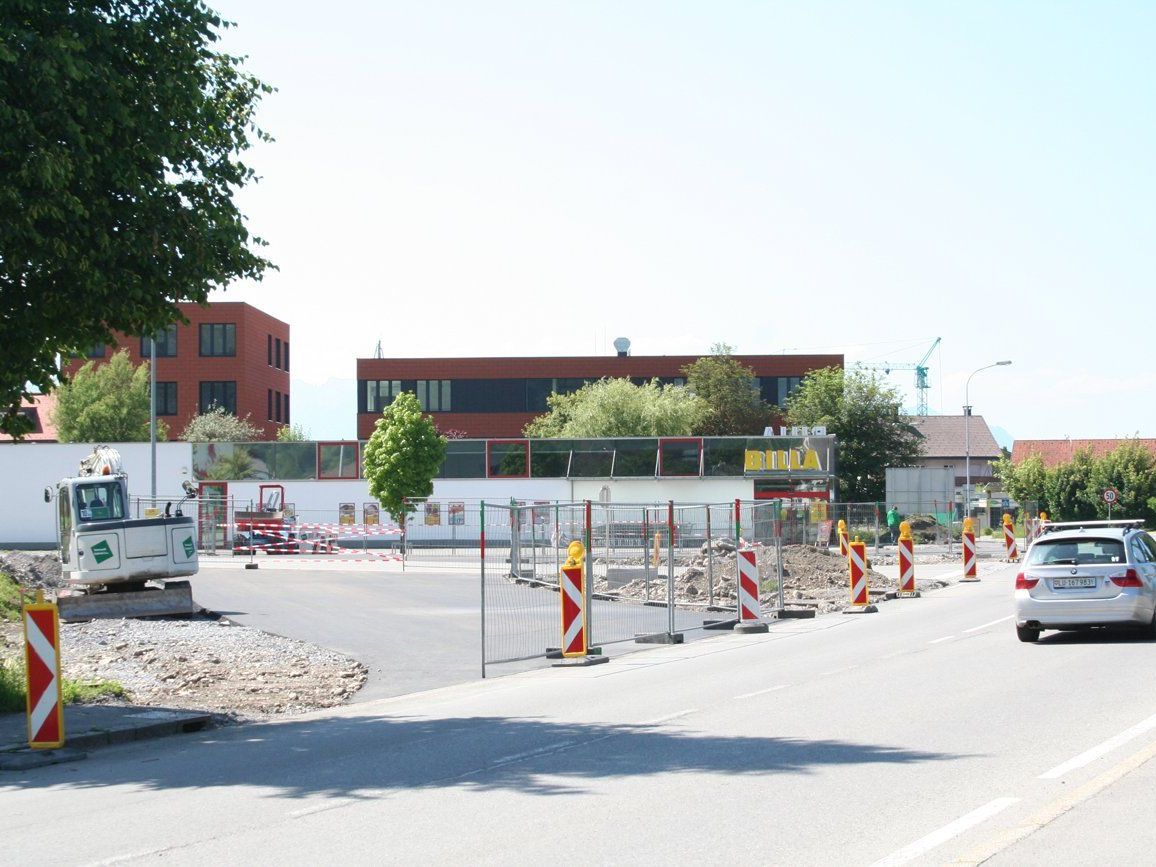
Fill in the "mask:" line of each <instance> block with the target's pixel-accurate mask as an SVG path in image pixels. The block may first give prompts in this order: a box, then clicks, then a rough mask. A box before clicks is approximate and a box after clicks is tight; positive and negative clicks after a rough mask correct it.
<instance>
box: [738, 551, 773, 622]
mask: <svg viewBox="0 0 1156 867" xmlns="http://www.w3.org/2000/svg"><path fill="white" fill-rule="evenodd" d="M737 555H738V556H737V557H736V558H735V562H736V563H737V564H738V576H737V578H738V581H737V584H736V588H735V590H736V593H737V596H738V622H737V623H736V624H735V629H734V631H735V632H738V633H752V632H766V631H768V627H767V624H766V623H764V622H763V621H762V618H761V616H760V608H759V564H758V560H757V559H756V555H755V552H754V551H750V550H747V551H739V552H737Z"/></svg>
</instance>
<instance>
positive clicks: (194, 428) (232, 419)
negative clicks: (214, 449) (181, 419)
mask: <svg viewBox="0 0 1156 867" xmlns="http://www.w3.org/2000/svg"><path fill="white" fill-rule="evenodd" d="M260 436H261V429H260V428H259V427H257V425H255V424H253V423H252V422H251V421H249V416H245V417H244V418H237V416H235V415H233V414H232V413H231V412H227V411H226V410H225V408H224V407H221V406H214V407H211V408H210V409H209V410H208V411H206V412H202V413H201V414H200V415H195V416H193V417H192V418H191V419H189V423H188V424H187V425H185V429H184V430H183V431H181V437H180V438H181V439H183V440H185V441H186V442H190V443H243V442H251V441H253V440H255V439H259V438H260Z"/></svg>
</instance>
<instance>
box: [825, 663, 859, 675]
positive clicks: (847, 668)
mask: <svg viewBox="0 0 1156 867" xmlns="http://www.w3.org/2000/svg"><path fill="white" fill-rule="evenodd" d="M858 667H859V666H857V665H845V666H843V667H842V668H832V669H831V670H830V671H820V672H819V673H818V675H816V677H830V676H831V675H833V674H843V673H844V672H846V671H854V670H855V669H857V668H858Z"/></svg>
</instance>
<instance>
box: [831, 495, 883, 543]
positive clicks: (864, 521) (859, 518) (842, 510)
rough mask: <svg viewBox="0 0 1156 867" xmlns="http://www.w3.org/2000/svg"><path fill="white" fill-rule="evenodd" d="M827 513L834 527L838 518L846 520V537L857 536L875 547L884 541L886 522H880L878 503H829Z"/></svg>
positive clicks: (881, 509)
mask: <svg viewBox="0 0 1156 867" xmlns="http://www.w3.org/2000/svg"><path fill="white" fill-rule="evenodd" d="M829 513H830V515H831V519H832V520H833V521H834V522H835V526H836V527H837V526H838V525H839V521H840V520H843V521H846V522H847V538H848V539H851V540H854V539H855V538H859V539H860V540H862V541H863V542H866V543H867V544H868V545H874V546H876V547H878V546H879V545H880V544H881V543H882V542H883V541H885V536H886V524H883V523H882V521H883V506H882V505H881V504H880V503H831V504H830V511H829ZM881 524H882V526H881ZM836 542H837V540H836Z"/></svg>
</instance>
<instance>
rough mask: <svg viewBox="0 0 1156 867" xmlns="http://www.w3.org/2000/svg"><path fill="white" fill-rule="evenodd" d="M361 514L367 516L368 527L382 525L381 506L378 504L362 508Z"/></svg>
mask: <svg viewBox="0 0 1156 867" xmlns="http://www.w3.org/2000/svg"><path fill="white" fill-rule="evenodd" d="M361 514H362V515H364V516H365V523H366V525H367V526H371V527H376V526H377V525H378V524H380V523H381V506H379V505H378V504H377V503H366V504H365V505H364V506H362V507H361Z"/></svg>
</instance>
